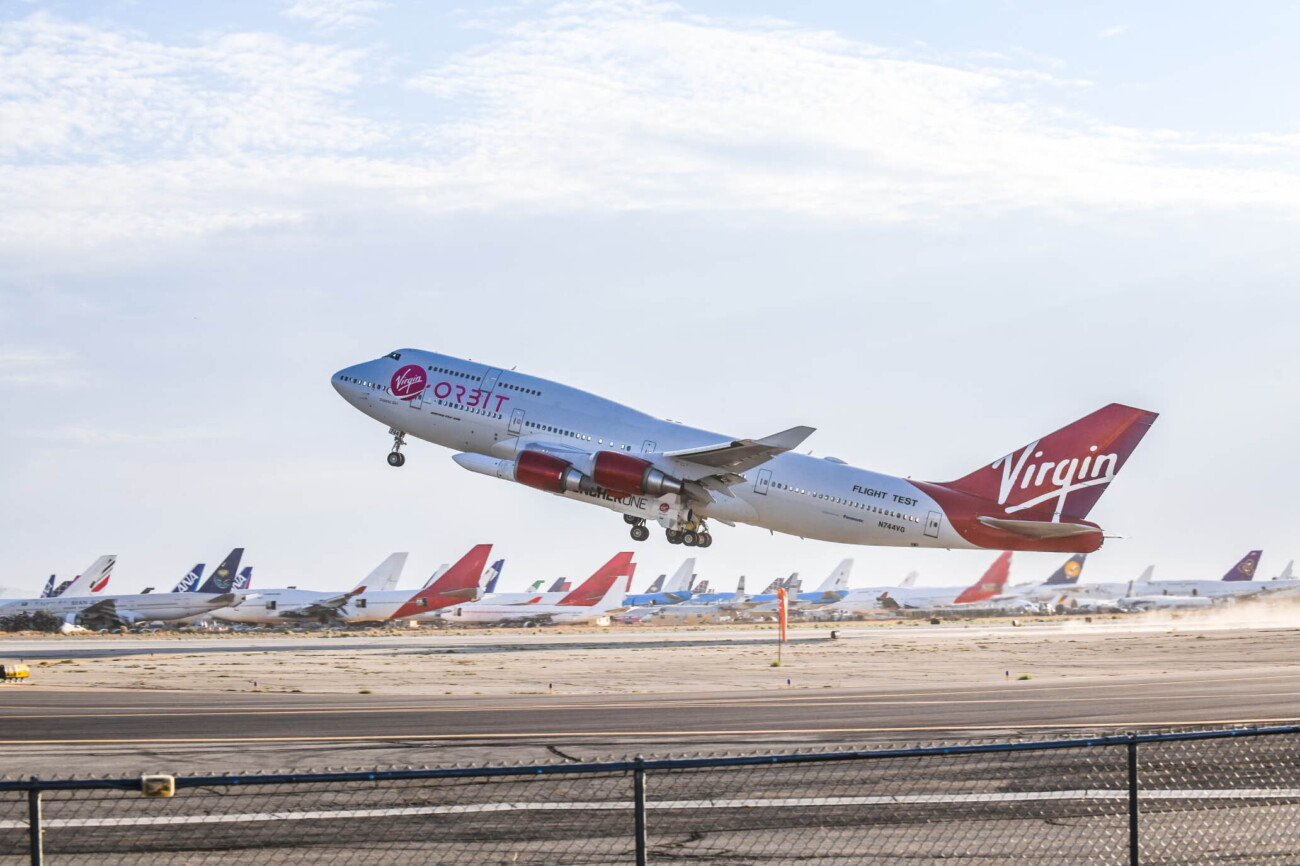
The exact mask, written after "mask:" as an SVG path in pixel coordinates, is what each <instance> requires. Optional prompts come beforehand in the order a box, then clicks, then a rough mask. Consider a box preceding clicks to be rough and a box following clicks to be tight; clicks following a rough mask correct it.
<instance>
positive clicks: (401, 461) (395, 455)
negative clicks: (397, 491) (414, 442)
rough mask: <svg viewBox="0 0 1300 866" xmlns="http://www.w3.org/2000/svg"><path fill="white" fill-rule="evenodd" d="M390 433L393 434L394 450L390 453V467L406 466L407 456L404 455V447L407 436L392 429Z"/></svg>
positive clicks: (389, 430) (389, 429)
mask: <svg viewBox="0 0 1300 866" xmlns="http://www.w3.org/2000/svg"><path fill="white" fill-rule="evenodd" d="M388 432H389V433H392V434H393V450H392V451H389V452H388V465H389V466H404V465H405V464H406V455H405V454H403V453H402V446H403V445H405V444H406V434H405V433H403V432H401V431H400V430H396V429H394V428H392V427H389V428H388Z"/></svg>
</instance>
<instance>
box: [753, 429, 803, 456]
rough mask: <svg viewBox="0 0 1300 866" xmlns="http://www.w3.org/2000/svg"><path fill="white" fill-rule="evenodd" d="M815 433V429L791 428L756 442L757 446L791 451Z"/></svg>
mask: <svg viewBox="0 0 1300 866" xmlns="http://www.w3.org/2000/svg"><path fill="white" fill-rule="evenodd" d="M816 432H817V428H816V427H805V426H802V425H800V426H799V427H791V428H790V429H789V430H782V431H781V432H780V433H773V434H772V435H771V436H767V437H765V438H763V439H759V440H758V444H759V445H767V446H769V447H771V448H780V449H781V450H782V451H793V450H794V449H795V448H798V447H799V446H800V445H802V444H803V442H804V440H805V439H807V438H808V437H809V436H811V435H813V434H814V433H816Z"/></svg>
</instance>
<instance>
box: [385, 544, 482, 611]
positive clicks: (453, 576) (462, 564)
mask: <svg viewBox="0 0 1300 866" xmlns="http://www.w3.org/2000/svg"><path fill="white" fill-rule="evenodd" d="M491 553H492V545H490V544H476V545H474V546H473V547H471V548H470V550H469V552H468V553H466V554H465V555H464V556H462V557H461V558H460V559H458V560H456V562H455V564H454V565H452V566H451V567H450V568H448V569H447V570H446V571H445V572H443V574H442V576H441V577H439V578H438V579H437V580H435V581H433V582H432V583H430V584H429V585H428V586H425V587H423V588H421V589H420V591H419V592H417V593H415V594H414V595H412V596H411V597H410V598H409V599H407V601H406V603H405V604H403V605H402V606H401V607H399V608H398V609H397V610H396V611H395V612H394V613H393V615H392V616H391V617H389V619H404V618H406V617H409V616H415V615H417V614H421V613H427V612H429V611H432V610H438V609H439V608H444V607H449V606H450V605H453V604H459V603H461V602H466V601H470V600H471V599H473V598H474V595H475V594H476V593H477V592H478V582H479V578H481V577H482V576H483V567H484V566H486V565H487V561H488V556H490V555H491Z"/></svg>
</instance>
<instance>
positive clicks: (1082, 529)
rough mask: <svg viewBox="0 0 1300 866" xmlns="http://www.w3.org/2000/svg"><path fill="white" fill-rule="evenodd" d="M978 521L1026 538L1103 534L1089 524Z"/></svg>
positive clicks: (999, 518)
mask: <svg viewBox="0 0 1300 866" xmlns="http://www.w3.org/2000/svg"><path fill="white" fill-rule="evenodd" d="M977 519H978V520H979V522H980V523H982V524H984V525H985V526H987V527H988V528H989V529H1000V530H1002V531H1003V532H1012V533H1015V534H1016V535H1023V536H1025V537H1026V538H1072V537H1074V536H1076V535H1087V534H1088V533H1090V532H1098V533H1099V532H1101V530H1100V529H1098V528H1097V527H1095V526H1092V525H1090V524H1087V523H1047V522H1045V521H1039V520H1007V519H1006V518H1003V517H980V518H977Z"/></svg>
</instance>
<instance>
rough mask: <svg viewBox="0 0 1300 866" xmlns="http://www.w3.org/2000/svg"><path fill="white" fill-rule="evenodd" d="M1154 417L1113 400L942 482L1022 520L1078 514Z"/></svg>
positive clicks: (1089, 507) (1090, 504)
mask: <svg viewBox="0 0 1300 866" xmlns="http://www.w3.org/2000/svg"><path fill="white" fill-rule="evenodd" d="M1156 417H1157V415H1156V413H1155V412H1147V411H1145V410H1143V409H1134V408H1132V407H1131V406H1122V405H1120V404H1119V403H1111V404H1110V405H1109V406H1106V407H1105V408H1102V409H1098V410H1097V411H1096V412H1093V413H1092V414H1091V415H1088V416H1086V417H1084V418H1081V419H1079V420H1078V421H1075V422H1074V423H1073V424H1069V425H1067V426H1065V427H1062V428H1061V429H1060V430H1057V431H1056V432H1055V433H1049V434H1048V435H1046V436H1044V437H1043V438H1041V439H1037V440H1035V441H1033V442H1031V443H1029V444H1028V445H1026V446H1025V447H1024V448H1021V449H1019V450H1017V451H1012V452H1011V453H1010V454H1007V455H1005V456H1003V457H999V458H998V459H997V460H994V461H993V462H992V463H991V464H989V465H987V466H984V467H982V468H980V469H977V470H976V471H974V472H972V473H971V474H970V475H967V476H966V477H965V478H959V479H957V480H956V481H951V482H949V483H947V484H944V485H941V486H943V487H948V488H951V489H953V490H958V491H961V492H962V493H968V494H970V495H972V496H978V497H979V498H981V499H988V500H991V501H993V502H996V503H997V504H998V505H1000V506H1002V509H1001V511H1002V513H1004V514H1006V515H1008V516H1015V515H1019V518H1020V519H1029V520H1033V519H1039V520H1042V519H1049V520H1050V519H1053V518H1054V517H1055V518H1056V519H1060V518H1073V519H1082V518H1085V517H1087V516H1088V512H1089V511H1091V510H1092V507H1093V506H1094V505H1096V504H1097V500H1098V499H1099V498H1100V497H1101V494H1102V492H1103V491H1105V489H1106V486H1107V485H1108V484H1110V482H1111V481H1112V480H1114V478H1115V476H1116V475H1118V474H1119V470H1120V469H1122V468H1123V466H1124V464H1125V463H1126V462H1127V461H1128V457H1129V455H1130V454H1131V453H1133V449H1134V448H1136V447H1137V444H1138V443H1139V442H1141V441H1142V437H1143V436H1145V435H1146V432H1147V430H1148V429H1149V428H1150V427H1151V425H1152V424H1153V423H1154V422H1155V420H1156Z"/></svg>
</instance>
